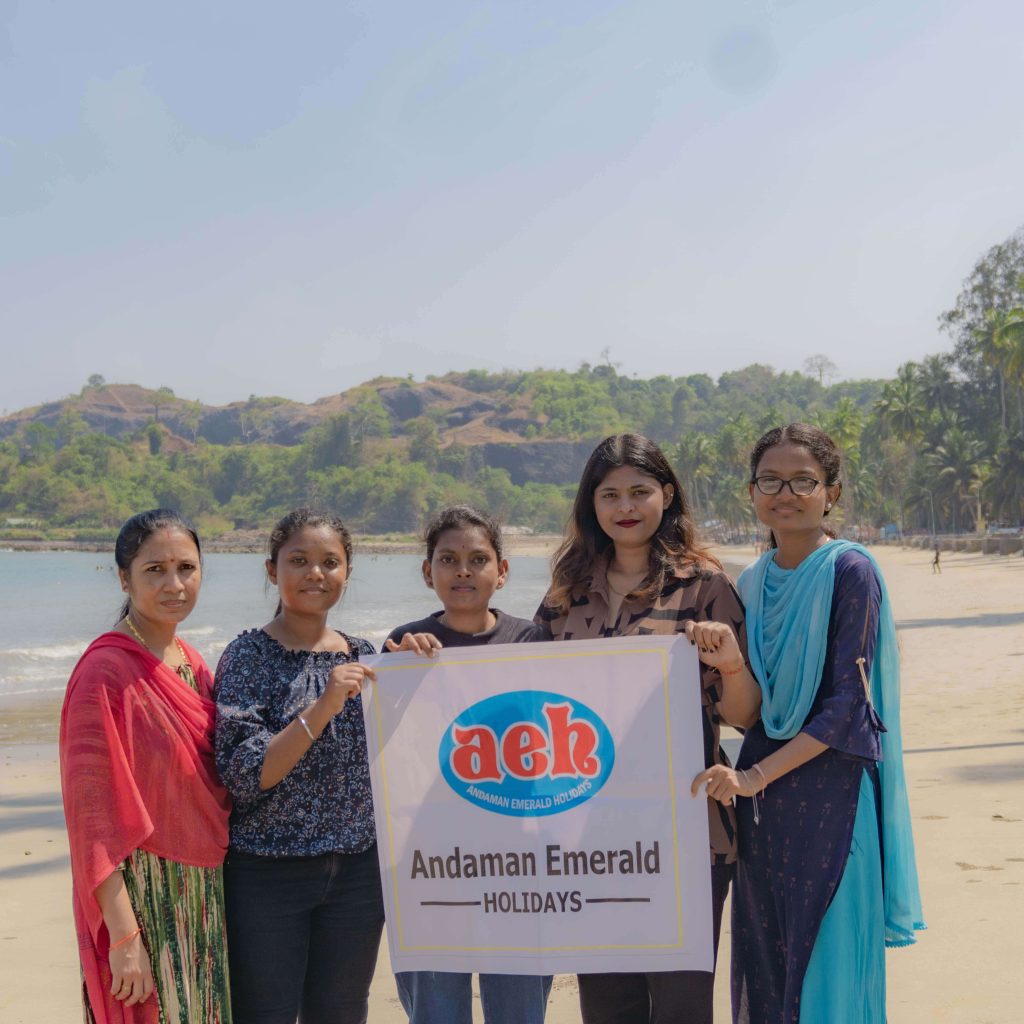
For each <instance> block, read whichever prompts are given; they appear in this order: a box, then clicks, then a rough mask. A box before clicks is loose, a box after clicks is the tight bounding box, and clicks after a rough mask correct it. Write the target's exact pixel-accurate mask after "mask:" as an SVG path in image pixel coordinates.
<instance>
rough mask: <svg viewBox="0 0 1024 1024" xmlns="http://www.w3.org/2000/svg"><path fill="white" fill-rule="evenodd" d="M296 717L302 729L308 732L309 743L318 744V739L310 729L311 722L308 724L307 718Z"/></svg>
mask: <svg viewBox="0 0 1024 1024" xmlns="http://www.w3.org/2000/svg"><path fill="white" fill-rule="evenodd" d="M295 717H296V718H297V719H298V721H299V725H301V726H302V728H303V729H305V730H306V735H307V736H308V737H309V742H310V743H316V737H315V736H314V735H313V730H312V729H310V727H309V722H307V721H306V720H305V718H303V717H302V715H296V716H295Z"/></svg>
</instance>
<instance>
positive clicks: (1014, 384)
mask: <svg viewBox="0 0 1024 1024" xmlns="http://www.w3.org/2000/svg"><path fill="white" fill-rule="evenodd" d="M941 325H942V328H943V329H944V330H945V331H947V332H948V334H949V335H950V337H951V338H952V340H953V342H954V346H955V347H954V350H953V351H952V352H951V353H948V354H941V355H933V356H929V357H927V358H926V359H924V360H923V361H922V362H920V363H907V364H905V365H904V366H902V367H901V368H900V370H899V373H898V374H897V376H896V378H895V379H893V380H889V381H871V380H869V381H841V382H837V383H834V384H829V383H826V380H825V378H826V376H827V373H826V371H827V369H828V368H829V366H830V364H829V361H828V360H827V359H825V358H824V357H815V358H814V359H812V360H808V367H809V369H810V370H811V373H810V374H801V373H776V372H775V371H774V370H772V369H771V368H770V367H769V366H767V365H763V364H760V363H757V364H754V365H751V366H748V367H746V368H744V369H742V370H737V371H735V372H731V373H725V374H723V375H722V376H721V377H719V378H718V380H717V381H715V380H712V379H711V378H710V377H709V376H707V375H706V374H702V373H696V374H691V375H689V376H686V377H669V376H665V375H662V376H655V377H651V378H646V379H639V378H636V377H627V376H623V375H622V374H620V373H619V372H618V371H617V369H616V368H615V366H614V365H612V364H610V363H607V362H605V363H602V364H599V365H587V364H584V365H583V366H581V367H579V369H577V370H576V371H574V372H569V371H562V370H534V371H530V372H515V371H503V372H501V373H488V372H485V371H482V370H470V371H466V372H461V373H449V374H446V375H444V376H441V377H434V378H429V379H428V380H427V381H424V382H422V383H413V382H410V381H408V380H405V379H395V378H379V379H377V380H374V381H370V382H367V383H365V384H361V385H359V386H358V387H356V388H353V389H351V390H349V391H347V392H344V393H342V394H340V395H335V396H331V397H329V398H326V399H322V400H321V401H319V402H316V403H313V404H312V405H303V404H301V403H298V402H291V401H288V400H287V399H283V398H258V397H256V396H250V398H249V399H248V401H246V402H238V403H234V404H233V405H231V406H227V407H224V408H212V407H208V406H203V405H202V404H201V403H199V402H189V401H184V400H182V399H180V398H177V397H176V396H175V395H174V394H173V392H171V391H170V389H169V388H158V389H156V390H147V389H144V388H139V387H136V386H134V385H113V384H111V385H108V384H106V382H105V381H104V380H103V378H101V377H98V376H94V377H91V378H90V379H89V382H88V384H87V385H86V386H85V387H84V388H83V390H82V392H81V394H79V395H77V396H71V397H69V398H67V399H65V400H63V401H62V402H55V403H49V404H48V405H46V406H42V407H40V408H39V409H35V410H26V411H24V412H22V413H18V414H15V415H14V416H9V417H6V418H4V419H3V420H0V438H2V440H0V526H2V525H3V522H4V520H5V519H7V520H17V521H25V520H38V521H40V522H41V523H43V524H45V525H46V526H47V527H49V528H61V529H64V530H68V529H71V530H78V531H82V532H88V531H89V530H95V531H104V530H109V529H110V528H112V527H114V526H116V525H117V524H118V523H120V522H121V521H122V520H123V519H124V518H126V517H127V516H128V515H130V514H131V513H132V512H134V511H137V510H138V509H141V508H147V507H152V506H155V505H169V506H173V507H176V508H179V509H181V510H182V511H183V512H185V513H187V514H188V515H190V516H192V517H193V518H195V519H196V520H197V521H198V522H199V523H200V524H201V525H202V526H203V527H204V528H205V529H206V530H207V531H208V532H211V533H217V532H220V531H223V530H228V529H232V528H241V529H244V528H264V527H266V526H267V525H268V524H269V523H270V522H271V521H272V520H273V519H274V518H275V517H277V516H278V515H280V514H281V513H282V512H283V511H285V510H286V509H288V508H290V507H293V506H294V505H296V504H300V503H303V502H319V503H324V504H327V505H329V506H331V507H333V508H335V509H337V510H338V511H339V512H341V514H342V515H343V516H345V517H346V518H347V519H348V520H349V521H350V522H351V523H352V525H353V526H354V527H355V528H357V529H359V530H361V531H365V532H388V531H404V530H412V529H416V528H417V527H418V526H419V525H420V524H421V523H422V521H423V519H424V518H425V517H426V516H428V515H429V514H430V513H431V512H433V511H434V510H436V509H437V508H438V507H440V506H441V505H443V504H446V503H449V502H453V501H469V502H473V503H476V504H479V505H481V506H483V507H486V508H488V509H490V510H492V511H493V512H496V513H498V514H499V515H501V516H502V517H503V518H504V519H505V521H506V522H509V523H514V524H517V525H523V526H530V527H533V528H534V529H537V530H547V531H558V530H560V529H561V527H562V525H563V522H564V519H565V516H566V513H567V511H568V508H569V503H570V501H571V497H572V494H573V492H574V486H575V482H576V479H577V477H578V474H579V471H580V469H581V467H582V464H583V461H584V459H585V458H586V454H587V452H588V451H589V449H590V447H591V446H592V444H593V443H594V442H596V441H597V440H598V439H600V438H601V437H603V436H605V435H606V434H609V433H614V432H618V431H623V430H633V431H638V432H641V433H645V434H648V435H649V436H651V437H653V438H655V439H656V440H657V441H659V442H660V443H661V444H662V445H663V446H664V447H665V448H666V450H667V451H668V453H669V454H670V456H671V457H672V459H673V460H674V461H675V463H676V466H677V469H678V471H679V474H680V476H681V478H682V480H683V482H684V486H685V487H686V489H687V491H688V493H689V495H690V498H691V500H692V503H693V505H694V506H695V511H696V515H697V518H698V520H699V521H701V522H703V523H706V524H709V525H710V526H711V528H712V530H714V531H715V532H717V533H718V535H719V536H726V535H728V534H730V533H736V532H743V531H745V530H747V529H749V527H750V525H751V520H750V511H749V501H748V499H747V494H746V489H747V479H748V470H747V465H746V459H747V453H748V452H749V450H750V446H751V444H752V443H753V441H754V440H755V438H756V437H757V436H758V435H759V434H760V433H761V432H763V431H764V430H766V429H768V428H769V427H771V426H775V425H778V424H780V423H784V422H788V421H791V420H797V419H799V420H807V421H810V422H814V423H817V424H819V425H820V426H822V427H823V428H824V429H825V430H827V431H828V432H829V433H830V434H831V435H832V436H833V437H834V438H835V439H836V440H837V441H838V443H839V444H840V445H841V447H842V448H843V450H844V452H845V454H846V471H845V479H844V484H845V489H844V496H843V500H842V502H841V516H842V518H843V521H844V523H845V525H847V526H852V525H858V526H864V527H875V528H877V527H879V526H882V525H885V524H889V523H895V524H899V525H901V526H903V527H904V528H907V529H911V528H914V529H927V530H932V531H936V530H937V531H943V530H950V529H952V530H957V529H975V528H977V527H978V526H980V525H982V524H983V523H984V522H986V521H990V522H1005V523H1010V524H1013V525H1016V524H1018V523H1020V522H1021V521H1022V519H1024V229H1022V230H1021V231H1018V232H1017V233H1016V234H1015V235H1013V236H1012V237H1011V238H1010V239H1008V240H1007V241H1006V242H1005V243H1003V244H1002V245H998V246H995V247H993V248H992V249H991V250H989V252H988V253H986V255H985V256H984V257H983V258H982V259H981V260H980V261H979V262H978V264H977V266H976V267H975V269H974V271H973V272H972V274H971V276H970V277H969V278H968V279H967V281H966V282H965V284H964V288H963V290H962V291H961V293H960V295H959V296H958V298H957V301H956V304H955V306H954V308H953V309H952V310H950V311H949V312H948V313H946V314H944V315H943V317H942V318H941Z"/></svg>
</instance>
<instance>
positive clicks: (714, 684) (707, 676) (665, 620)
mask: <svg viewBox="0 0 1024 1024" xmlns="http://www.w3.org/2000/svg"><path fill="white" fill-rule="evenodd" d="M608 596H609V592H608V580H607V577H606V575H605V567H604V565H603V564H602V565H600V566H598V567H595V570H594V574H593V576H591V577H590V578H589V579H587V580H584V581H583V582H582V583H579V584H577V585H576V586H575V587H574V588H573V590H572V594H571V605H570V608H569V610H568V612H567V613H563V612H561V611H557V610H555V609H553V608H549V607H548V606H547V599H546V598H545V600H544V601H543V602H542V603H541V606H540V608H538V609H537V614H536V615H535V616H534V621H535V622H537V623H538V624H539V625H541V626H543V627H544V629H545V630H546V631H547V632H548V634H549V635H550V636H551V638H552V639H554V640H595V639H598V638H599V637H606V636H649V635H651V634H655V635H659V636H664V635H671V634H673V633H682V632H683V630H684V628H685V625H686V623H687V622H688V621H689V620H691V619H693V620H696V621H698V622H705V621H714V622H724V623H726V624H727V625H729V626H732V629H733V631H734V632H735V634H736V638H737V640H738V641H739V645H740V650H741V651H742V652H743V658H744V660H746V658H747V634H746V626H745V623H744V613H743V604H742V602H741V601H740V597H739V594H737V593H736V588H735V587H734V586H733V584H732V580H730V579H729V577H728V576H727V575H726V574H725V573H724V572H721V571H718V570H710V571H704V570H698V569H697V568H696V567H695V566H692V565H683V566H680V567H679V568H678V569H677V570H676V571H675V573H674V575H672V576H671V577H669V578H668V579H667V580H666V582H665V586H664V588H663V589H662V591H661V593H660V594H659V595H658V598H657V600H656V601H655V602H654V603H653V604H650V603H648V601H646V600H644V599H640V600H628V599H626V598H623V601H622V605H621V606H620V608H619V612H618V615H617V616H616V619H615V621H614V622H609V601H608ZM700 669H701V682H702V683H703V690H702V693H701V701H702V704H703V706H704V721H703V726H704V763H705V765H707V766H708V767H710V766H711V765H713V764H725V765H728V764H729V759H728V757H727V756H726V754H725V752H724V751H723V750H722V749H721V746H720V732H721V719H720V717H719V714H718V700H719V698H720V695H721V691H720V685H721V676H719V674H718V672H717V671H716V670H715V669H713V668H709V667H708V666H707V665H703V664H702V665H701V667H700ZM708 823H709V826H710V833H711V863H712V864H733V863H735V861H736V812H735V809H734V808H733V807H732V806H729V807H726V806H724V805H723V804H720V803H719V802H718V801H717V800H712V799H710V798H709V799H708Z"/></svg>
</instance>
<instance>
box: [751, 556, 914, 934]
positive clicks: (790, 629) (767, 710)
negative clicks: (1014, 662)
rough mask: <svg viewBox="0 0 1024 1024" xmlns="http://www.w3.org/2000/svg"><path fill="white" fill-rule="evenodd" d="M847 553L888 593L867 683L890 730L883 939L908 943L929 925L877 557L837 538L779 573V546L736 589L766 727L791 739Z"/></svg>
mask: <svg viewBox="0 0 1024 1024" xmlns="http://www.w3.org/2000/svg"><path fill="white" fill-rule="evenodd" d="M851 550H853V551H859V552H860V553H861V554H863V555H864V556H865V557H867V559H868V560H869V561H870V562H871V564H872V566H873V567H874V570H875V575H876V576H877V577H878V583H879V586H880V588H881V591H882V604H881V608H880V610H879V617H878V637H877V641H876V644H875V654H874V659H873V663H872V665H871V680H870V681H871V701H872V703H873V704H874V706H875V710H876V711H877V712H878V715H879V717H880V718H881V719H882V721H883V722H884V723H885V727H886V730H887V731H886V732H884V733H883V734H882V737H881V743H882V761H881V762H880V763H879V766H878V771H879V778H880V782H881V820H882V855H883V868H882V870H883V876H884V882H883V898H884V904H885V943H886V945H887V946H909V945H911V944H912V943H914V942H915V941H916V939H915V937H914V932H915V931H919V930H921V929H923V928H925V924H924V920H923V915H922V912H921V894H920V890H919V887H918V882H917V864H916V861H915V859H914V836H913V832H912V830H911V825H910V804H909V801H908V799H907V785H906V779H905V776H904V774H903V741H902V738H901V733H900V674H899V673H900V667H899V649H898V647H897V642H896V623H895V621H894V620H893V614H892V606H891V605H890V603H889V594H888V591H887V590H886V587H885V581H884V579H883V578H882V573H881V570H880V569H879V567H878V563H877V562H876V561H875V559H874V557H873V556H872V555H871V553H870V552H869V551H868V550H867V549H865V548H863V547H862V546H861V545H859V544H854V543H852V542H851V541H845V540H835V541H831V542H829V543H828V544H824V545H822V546H821V547H820V548H818V549H817V550H816V551H814V552H813V553H812V554H810V555H808V557H807V558H805V559H804V560H803V561H802V562H801V563H800V565H799V566H797V568H796V569H794V570H792V572H787V573H785V574H782V573H780V572H779V570H778V568H777V567H776V566H775V565H774V558H775V552H774V551H768V552H766V553H765V554H764V555H762V556H761V557H760V558H759V559H758V560H757V561H756V562H754V564H753V565H750V566H748V567H747V568H746V569H745V570H744V571H743V573H742V574H741V576H740V578H739V583H738V589H739V592H740V597H741V598H742V599H743V603H744V605H745V607H746V621H747V644H748V653H749V656H750V665H751V668H752V669H753V671H754V675H755V676H756V678H757V681H758V683H759V684H760V687H761V693H762V704H761V719H762V721H763V723H764V729H765V732H766V733H767V734H768V735H769V736H770V737H772V738H773V739H782V740H787V739H792V738H793V737H794V736H796V734H797V733H798V732H799V731H800V729H801V728H802V727H803V724H804V722H805V721H806V720H807V715H808V714H809V713H810V710H811V705H812V704H813V703H814V697H815V695H816V694H817V692H818V687H819V686H820V684H821V676H822V670H823V669H824V666H825V650H826V647H827V644H828V625H829V616H830V614H831V611H832V592H833V590H834V588H835V563H836V559H837V558H838V557H839V556H840V555H841V554H843V552H845V551H851ZM772 570H774V571H772Z"/></svg>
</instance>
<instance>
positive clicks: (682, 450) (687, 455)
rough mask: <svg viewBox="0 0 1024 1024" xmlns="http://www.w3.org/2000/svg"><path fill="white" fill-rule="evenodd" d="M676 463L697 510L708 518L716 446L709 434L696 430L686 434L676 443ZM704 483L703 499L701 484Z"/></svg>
mask: <svg viewBox="0 0 1024 1024" xmlns="http://www.w3.org/2000/svg"><path fill="white" fill-rule="evenodd" d="M676 463H677V465H678V467H679V475H680V476H681V477H682V482H683V487H685V488H686V493H687V495H688V496H689V498H690V504H691V505H693V507H694V510H695V512H699V514H700V515H702V516H703V517H705V518H707V516H708V514H709V512H710V509H709V503H708V485H709V483H710V481H711V479H712V477H713V476H714V464H715V457H714V447H713V445H712V443H711V438H710V437H708V435H707V434H702V433H700V432H698V431H694V432H693V433H690V434H684V435H683V436H682V437H680V438H679V443H678V444H677V445H676ZM702 484H703V493H704V496H703V499H702V498H701V490H702V487H701V485H702Z"/></svg>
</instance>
